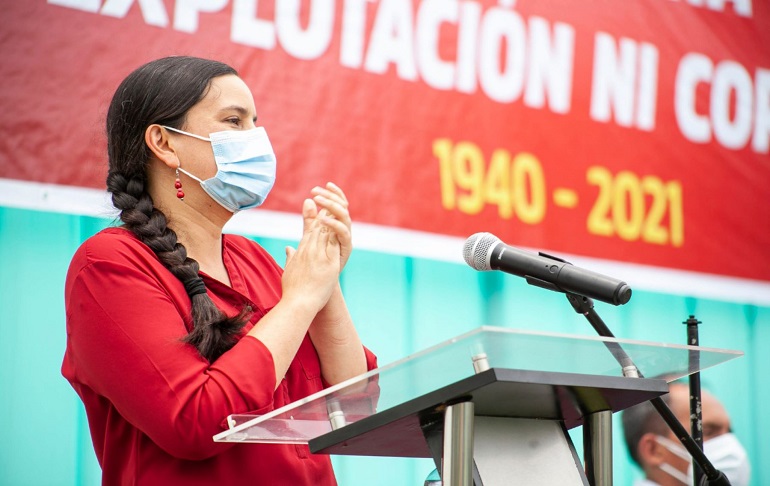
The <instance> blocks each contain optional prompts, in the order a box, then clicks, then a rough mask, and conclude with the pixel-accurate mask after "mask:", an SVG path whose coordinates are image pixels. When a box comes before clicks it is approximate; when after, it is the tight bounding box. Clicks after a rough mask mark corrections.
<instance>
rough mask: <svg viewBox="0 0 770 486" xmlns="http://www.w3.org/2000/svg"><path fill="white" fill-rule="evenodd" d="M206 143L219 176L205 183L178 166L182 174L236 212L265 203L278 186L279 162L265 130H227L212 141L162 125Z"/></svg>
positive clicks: (214, 136) (228, 208) (216, 133)
mask: <svg viewBox="0 0 770 486" xmlns="http://www.w3.org/2000/svg"><path fill="white" fill-rule="evenodd" d="M163 128H166V129H168V130H171V131H173V132H177V133H181V134H183V135H187V136H190V137H194V138H197V139H200V140H204V141H206V142H211V148H212V149H213V150H214V161H215V162H216V164H217V173H216V174H215V175H214V177H212V178H210V179H206V180H205V181H203V180H201V179H199V178H198V177H196V176H194V175H192V174H190V173H189V172H187V171H186V170H184V169H182V167H179V171H180V172H183V173H185V174H187V175H188V176H190V177H192V178H193V179H195V180H196V181H198V182H200V184H201V187H202V188H203V190H204V191H206V193H207V194H208V195H209V196H211V198H212V199H214V201H216V202H217V203H219V204H220V205H222V206H223V207H224V208H226V209H227V210H229V211H231V212H233V213H236V212H238V211H241V210H243V209H249V208H254V207H257V206H259V205H260V204H262V203H263V202H264V201H265V199H266V198H267V195H268V194H269V193H270V190H271V189H272V188H273V184H274V183H275V170H276V159H275V153H273V147H272V145H270V140H269V139H268V138H267V132H265V129H264V128H262V127H257V128H252V129H250V130H225V131H223V132H214V133H211V134H209V138H206V137H201V136H200V135H195V134H194V133H188V132H185V131H183V130H179V129H176V128H172V127H167V126H165V125H164V126H163Z"/></svg>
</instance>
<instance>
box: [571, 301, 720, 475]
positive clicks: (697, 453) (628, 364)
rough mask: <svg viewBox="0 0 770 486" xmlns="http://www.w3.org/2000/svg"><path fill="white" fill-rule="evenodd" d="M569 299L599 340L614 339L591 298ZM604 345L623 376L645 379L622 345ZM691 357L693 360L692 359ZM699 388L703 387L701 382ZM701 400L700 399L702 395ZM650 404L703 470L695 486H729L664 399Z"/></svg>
mask: <svg viewBox="0 0 770 486" xmlns="http://www.w3.org/2000/svg"><path fill="white" fill-rule="evenodd" d="M566 295H567V300H569V303H570V304H572V308H573V309H575V312H577V313H578V314H582V315H583V316H585V318H586V319H587V320H588V322H589V323H590V324H591V326H592V327H593V328H594V330H596V332H597V333H598V334H599V336H602V337H608V338H614V337H615V336H614V335H613V334H612V332H611V331H610V330H609V328H608V327H607V325H606V324H605V323H604V321H603V320H602V318H601V317H599V314H597V312H596V311H595V310H594V302H593V300H591V299H590V298H588V297H584V296H582V295H577V294H573V293H569V292H567V293H566ZM688 322H689V320H688ZM688 325H689V324H688ZM695 325H697V324H695ZM688 344H689V343H688ZM605 345H606V346H607V348H608V349H609V350H610V352H611V353H612V355H613V356H614V357H615V359H616V360H617V361H618V363H620V366H621V367H622V368H623V376H626V377H630V378H644V376H643V375H642V373H641V372H640V371H639V369H638V368H637V367H636V365H634V362H633V361H632V360H631V358H630V357H629V356H628V354H626V352H625V351H624V350H623V348H622V347H621V346H620V344H618V343H615V342H608V343H605ZM690 356H691V358H692V355H690ZM698 385H699V386H700V382H699V383H698ZM698 396H700V393H699V394H698ZM650 403H651V404H652V406H653V407H655V410H657V412H658V414H659V415H660V416H661V418H662V419H663V420H664V421H665V422H666V424H667V425H668V427H669V428H670V429H671V431H672V432H673V433H674V435H676V437H677V439H679V442H681V443H682V445H683V446H684V447H685V449H687V452H689V453H690V456H691V457H692V458H693V461H694V463H695V464H697V465H698V466H700V469H701V470H702V472H703V474H704V476H703V477H701V480H700V483H696V486H730V481H729V480H728V479H727V476H725V475H724V473H722V472H721V471H719V470H717V469H716V468H715V467H714V465H713V464H711V461H709V459H708V458H707V457H706V454H704V453H703V450H702V449H701V448H700V447H699V446H698V444H697V443H696V442H695V440H694V439H693V438H692V437H691V436H690V434H689V433H688V432H687V429H685V428H684V426H683V425H682V424H681V422H679V419H678V418H676V415H674V412H672V411H671V409H670V408H669V407H668V405H666V403H665V402H664V401H663V399H662V398H660V397H656V398H653V399H652V400H650ZM695 464H694V465H693V467H694V466H695Z"/></svg>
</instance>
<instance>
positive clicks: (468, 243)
mask: <svg viewBox="0 0 770 486" xmlns="http://www.w3.org/2000/svg"><path fill="white" fill-rule="evenodd" d="M499 242H500V238H498V237H497V236H495V235H493V234H492V233H476V234H473V235H471V236H469V237H468V239H467V240H465V244H464V245H463V258H464V259H465V263H467V264H468V265H470V266H471V267H473V268H475V269H476V270H481V271H484V270H492V266H491V265H490V264H489V249H490V248H492V246H494V245H496V244H497V243H499Z"/></svg>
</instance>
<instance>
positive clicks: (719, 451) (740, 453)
mask: <svg viewBox="0 0 770 486" xmlns="http://www.w3.org/2000/svg"><path fill="white" fill-rule="evenodd" d="M655 439H656V440H657V442H658V443H659V444H660V445H662V446H663V447H665V448H666V449H668V450H669V451H671V452H672V453H673V454H676V455H677V456H679V457H681V458H682V459H684V460H686V461H688V462H689V463H690V466H689V467H688V468H687V474H685V473H683V472H682V471H680V470H679V469H676V468H675V467H673V466H672V465H671V464H668V463H665V462H664V463H663V464H661V465H660V469H661V471H663V472H665V473H666V474H668V475H669V476H671V477H673V478H675V479H677V480H679V481H680V482H682V483H684V484H687V485H691V484H692V483H693V470H692V457H690V453H689V452H687V449H685V448H684V446H683V445H681V444H679V443H677V442H674V441H672V440H670V439H668V438H666V437H662V436H657V437H656V438H655ZM703 452H704V453H705V454H706V457H707V458H708V460H709V461H711V464H712V465H713V466H714V468H715V469H717V470H718V471H722V472H723V473H724V474H725V476H727V479H729V480H730V484H731V485H732V486H748V485H749V480H750V478H751V466H750V465H749V458H748V455H747V454H746V450H745V449H744V448H743V446H742V445H741V443H740V442H739V441H738V438H737V437H736V436H735V434H733V433H731V432H729V433H726V434H722V435H718V436H716V437H714V438H713V439H709V440H707V441H705V442H704V443H703Z"/></svg>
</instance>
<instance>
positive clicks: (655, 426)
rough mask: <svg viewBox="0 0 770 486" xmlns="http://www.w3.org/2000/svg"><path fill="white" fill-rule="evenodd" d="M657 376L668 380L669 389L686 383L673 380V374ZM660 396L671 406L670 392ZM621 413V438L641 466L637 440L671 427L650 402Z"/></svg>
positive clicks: (659, 433)
mask: <svg viewBox="0 0 770 486" xmlns="http://www.w3.org/2000/svg"><path fill="white" fill-rule="evenodd" d="M657 378H661V379H664V380H666V381H668V382H669V383H668V386H669V390H670V389H671V387H672V386H687V384H688V382H687V379H686V378H682V379H678V380H673V378H674V376H672V375H668V374H664V375H661V376H658V377H657ZM671 380H673V381H671ZM660 398H661V399H662V400H663V403H665V404H666V406H667V407H669V408H671V393H666V394H665V395H663V396H661V397H660ZM621 415H622V419H621V420H622V423H623V438H624V439H625V442H626V447H627V448H628V453H629V454H630V455H631V459H633V461H634V462H635V463H636V464H638V465H639V467H642V463H641V461H640V460H639V441H640V440H642V436H643V435H644V434H648V433H653V434H656V435H662V436H665V435H666V434H667V433H668V431H669V430H671V429H669V427H668V425H667V424H666V422H665V421H664V420H663V418H662V417H661V416H660V415H659V414H658V411H657V410H655V407H653V406H652V404H651V403H650V402H642V403H640V404H638V405H634V406H633V407H629V408H627V409H625V410H623V412H622V413H621Z"/></svg>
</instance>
